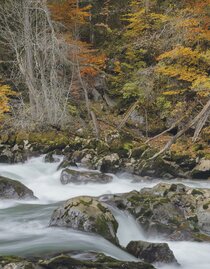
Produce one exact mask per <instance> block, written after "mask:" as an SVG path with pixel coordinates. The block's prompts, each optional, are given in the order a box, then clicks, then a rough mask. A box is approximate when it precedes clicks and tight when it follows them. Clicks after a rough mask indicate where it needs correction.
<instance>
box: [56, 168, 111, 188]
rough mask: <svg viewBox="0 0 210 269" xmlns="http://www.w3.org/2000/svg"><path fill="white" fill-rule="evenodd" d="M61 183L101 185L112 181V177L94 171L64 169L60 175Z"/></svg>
mask: <svg viewBox="0 0 210 269" xmlns="http://www.w3.org/2000/svg"><path fill="white" fill-rule="evenodd" d="M60 180H61V183H62V184H64V185H65V184H68V183H74V184H87V183H101V184H106V183H109V182H111V181H112V176H109V175H106V174H103V173H100V172H97V171H94V172H90V171H76V170H72V169H69V168H66V169H64V170H63V171H62V173H61V178H60Z"/></svg>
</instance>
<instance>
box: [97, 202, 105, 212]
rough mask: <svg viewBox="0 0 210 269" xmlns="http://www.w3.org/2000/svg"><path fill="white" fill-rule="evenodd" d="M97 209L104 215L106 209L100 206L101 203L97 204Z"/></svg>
mask: <svg viewBox="0 0 210 269" xmlns="http://www.w3.org/2000/svg"><path fill="white" fill-rule="evenodd" d="M97 207H98V208H99V209H100V210H101V212H103V213H106V212H107V209H106V207H104V206H102V204H101V203H98V204H97Z"/></svg>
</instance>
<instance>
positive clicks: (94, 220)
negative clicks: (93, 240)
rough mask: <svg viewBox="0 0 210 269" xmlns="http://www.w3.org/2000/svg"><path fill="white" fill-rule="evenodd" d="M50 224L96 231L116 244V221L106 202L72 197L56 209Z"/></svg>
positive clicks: (84, 197)
mask: <svg viewBox="0 0 210 269" xmlns="http://www.w3.org/2000/svg"><path fill="white" fill-rule="evenodd" d="M50 226H59V227H69V228H73V229H77V230H82V231H85V232H93V233H97V234H99V235H101V236H103V237H104V238H106V239H107V240H109V241H111V242H112V243H115V244H118V239H117V235H116V233H117V228H118V223H117V221H116V219H115V217H114V216H113V214H112V212H111V211H110V210H109V208H108V207H107V205H106V204H104V203H102V202H100V201H99V200H98V199H96V198H93V197H88V196H81V197H77V198H72V199H70V200H68V201H66V202H65V203H64V204H63V205H62V206H61V207H59V208H58V209H56V210H55V211H54V213H53V215H52V217H51V221H50Z"/></svg>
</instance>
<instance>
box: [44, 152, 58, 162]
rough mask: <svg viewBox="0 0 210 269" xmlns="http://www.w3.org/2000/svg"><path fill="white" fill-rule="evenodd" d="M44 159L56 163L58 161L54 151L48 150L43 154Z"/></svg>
mask: <svg viewBox="0 0 210 269" xmlns="http://www.w3.org/2000/svg"><path fill="white" fill-rule="evenodd" d="M44 161H45V162H46V163H57V162H59V161H60V159H59V158H58V157H55V155H54V152H49V153H47V154H46V155H45V157H44Z"/></svg>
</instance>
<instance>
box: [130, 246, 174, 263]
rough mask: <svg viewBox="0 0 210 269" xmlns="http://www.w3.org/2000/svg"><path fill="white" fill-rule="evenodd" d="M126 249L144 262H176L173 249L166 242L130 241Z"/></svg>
mask: <svg viewBox="0 0 210 269" xmlns="http://www.w3.org/2000/svg"><path fill="white" fill-rule="evenodd" d="M126 249H127V251H128V252H129V253H130V254H132V255H134V256H135V257H136V258H139V259H141V260H143V261H145V262H149V263H166V264H170V263H173V264H178V262H177V260H176V258H175V256H174V254H173V251H172V250H171V249H170V248H169V246H168V244H167V243H150V242H145V241H131V242H130V243H129V244H128V245H127V247H126Z"/></svg>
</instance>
